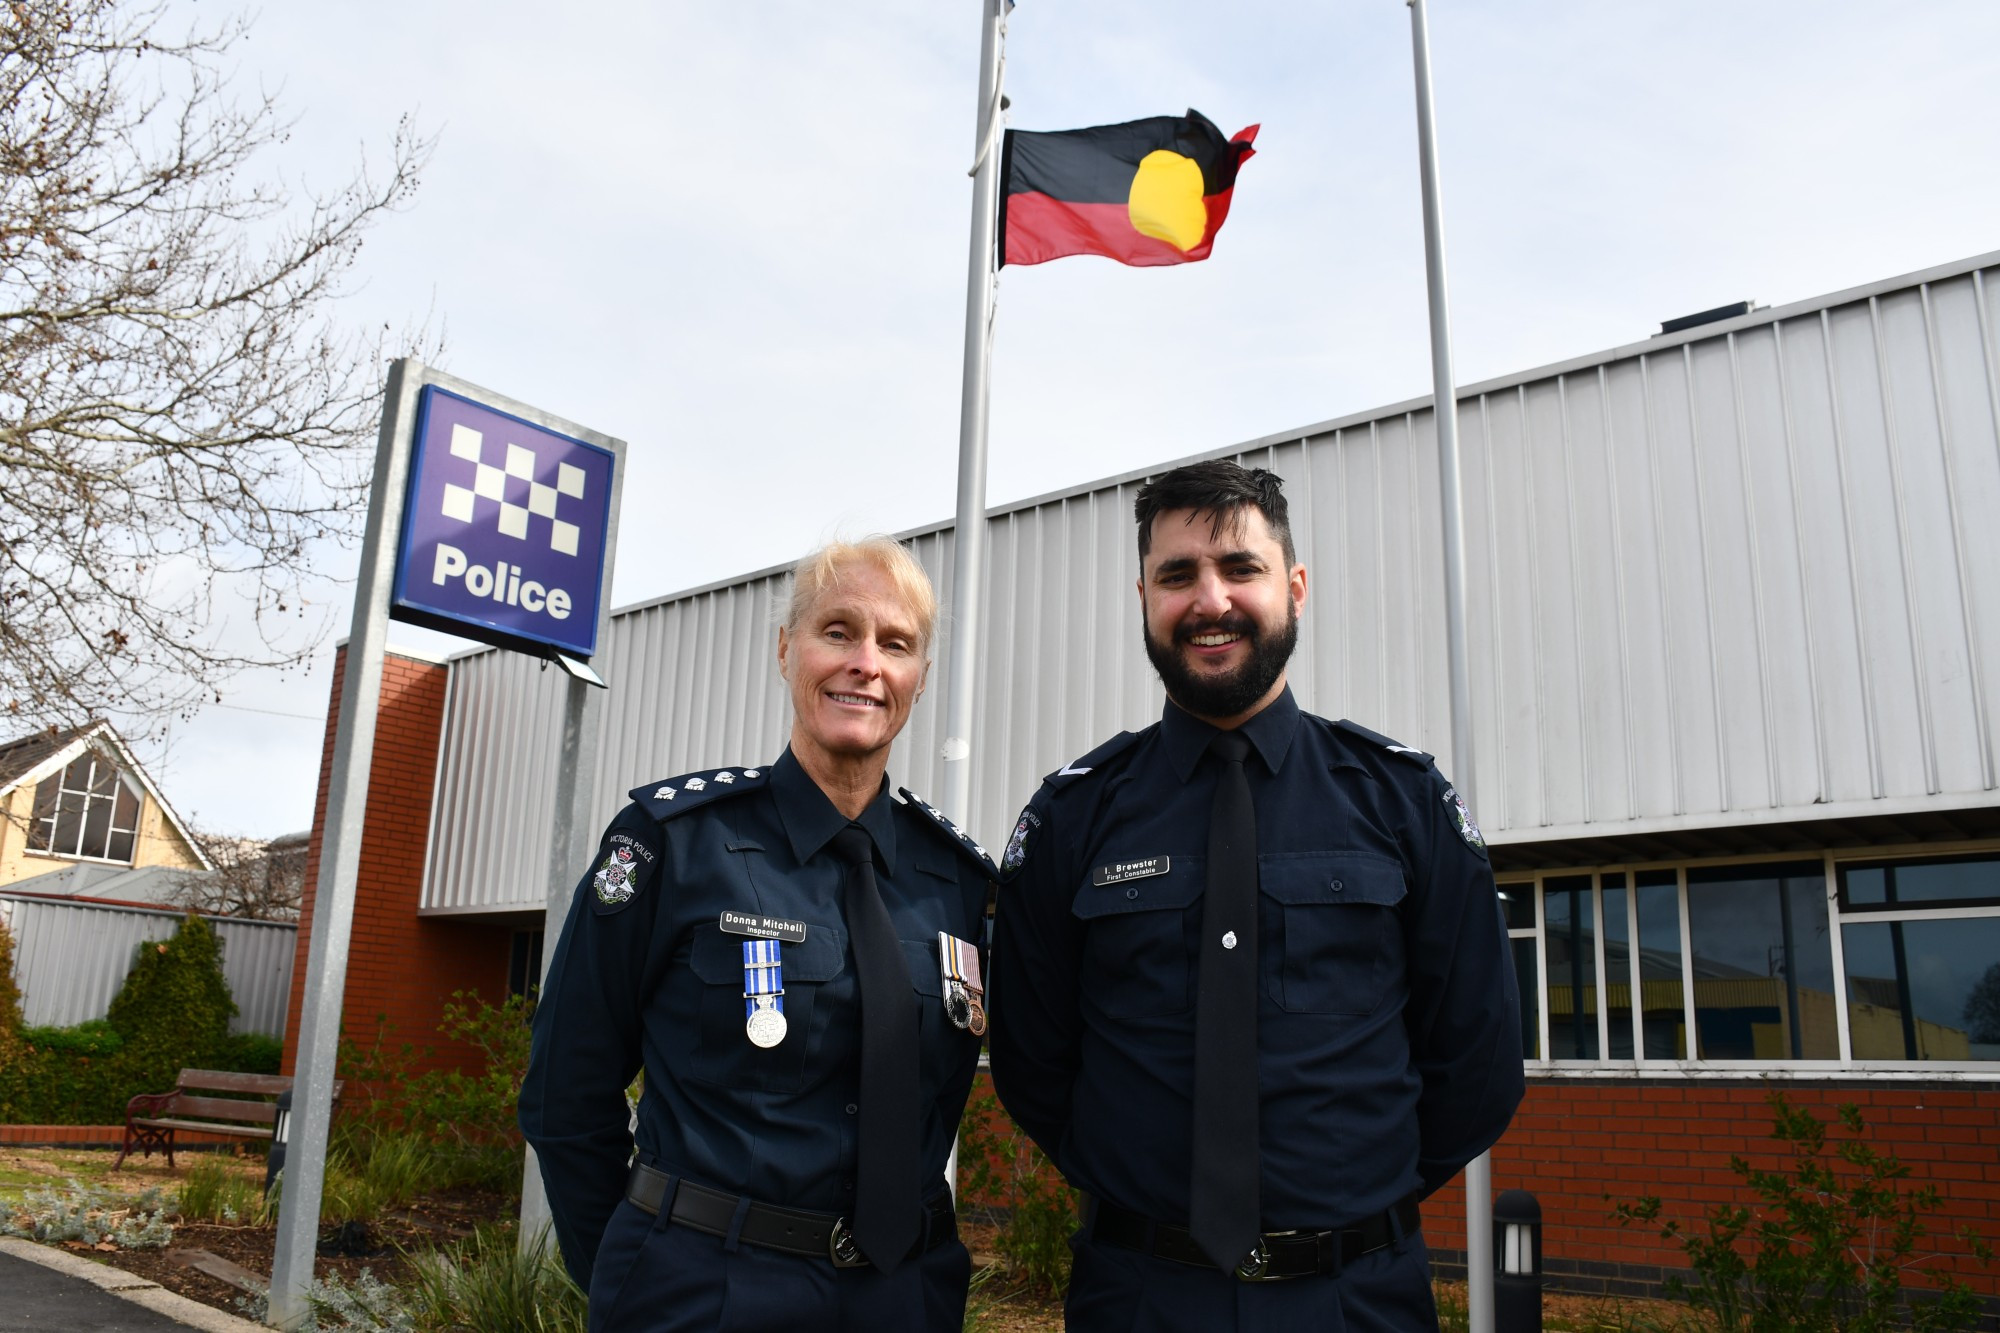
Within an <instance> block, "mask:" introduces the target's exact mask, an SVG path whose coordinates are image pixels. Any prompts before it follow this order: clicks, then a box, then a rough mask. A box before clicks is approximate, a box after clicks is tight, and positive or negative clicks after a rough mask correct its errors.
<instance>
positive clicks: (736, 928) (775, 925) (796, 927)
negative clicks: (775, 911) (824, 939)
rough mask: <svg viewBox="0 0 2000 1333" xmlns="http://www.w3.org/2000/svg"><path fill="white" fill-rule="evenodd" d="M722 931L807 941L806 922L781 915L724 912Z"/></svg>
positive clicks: (757, 936) (755, 938) (797, 942)
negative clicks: (790, 919) (791, 919)
mask: <svg viewBox="0 0 2000 1333" xmlns="http://www.w3.org/2000/svg"><path fill="white" fill-rule="evenodd" d="M722 933H723V934H725V935H742V936H745V937H747V938H749V939H753V940H783V941H784V942H785V943H787V944H804V943H805V942H806V923H805V922H803V921H787V920H785V918H783V917H781V916H759V915H757V914H756V913H755V912H724V913H723V914H722Z"/></svg>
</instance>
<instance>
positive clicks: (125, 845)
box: [104, 829, 132, 862]
mask: <svg viewBox="0 0 2000 1333" xmlns="http://www.w3.org/2000/svg"><path fill="white" fill-rule="evenodd" d="M104 856H105V859H106V860H110V861H127V862H129V861H130V860H131V859H132V831H131V830H130V829H121V830H116V831H114V832H113V833H112V835H111V845H110V846H109V847H107V848H106V849H105V852H104Z"/></svg>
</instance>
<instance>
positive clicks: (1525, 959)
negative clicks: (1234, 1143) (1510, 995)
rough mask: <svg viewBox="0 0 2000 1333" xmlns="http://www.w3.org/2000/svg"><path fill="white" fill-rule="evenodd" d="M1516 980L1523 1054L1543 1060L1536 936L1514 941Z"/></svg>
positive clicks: (1540, 991)
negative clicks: (1536, 968)
mask: <svg viewBox="0 0 2000 1333" xmlns="http://www.w3.org/2000/svg"><path fill="white" fill-rule="evenodd" d="M1508 943H1510V944H1512V945H1513V946H1514V980H1515V982H1516V983H1517V984H1518V985H1519V986H1520V989H1521V1053H1522V1055H1523V1056H1524V1057H1525V1058H1526V1059H1529V1060H1540V1059H1541V1058H1542V1013H1541V1003H1540V1001H1541V995H1542V988H1541V978H1539V977H1538V976H1536V975H1535V937H1534V936H1532V935H1530V936H1528V937H1527V938H1526V939H1513V940H1509V941H1508Z"/></svg>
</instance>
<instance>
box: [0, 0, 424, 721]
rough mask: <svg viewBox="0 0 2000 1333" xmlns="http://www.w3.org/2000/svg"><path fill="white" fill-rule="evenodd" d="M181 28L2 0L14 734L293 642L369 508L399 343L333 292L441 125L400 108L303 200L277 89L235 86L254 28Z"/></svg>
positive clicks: (225, 673)
mask: <svg viewBox="0 0 2000 1333" xmlns="http://www.w3.org/2000/svg"><path fill="white" fill-rule="evenodd" d="M162 26H163V19H162V11H161V9H160V8H159V7H157V6H149V5H145V4H143V3H133V2H132V0H13V2H11V3H0V710H5V712H6V713H8V714H11V715H13V717H14V719H15V720H16V721H17V722H18V723H19V724H21V726H20V727H18V728H17V727H9V728H8V730H10V731H11V730H17V729H25V727H26V726H29V725H61V724H75V723H77V722H80V721H82V720H84V719H87V718H90V717H96V716H103V715H106V714H115V715H118V716H120V717H122V718H125V719H128V720H129V721H131V722H133V723H137V724H140V725H143V724H144V722H146V721H147V720H160V719H164V718H165V717H167V716H170V715H172V714H173V713H175V712H181V711H185V710H187V709H189V708H190V707H192V706H194V705H195V704H196V703H198V702H199V701H201V700H204V699H210V698H214V697H217V692H218V687H219V686H220V685H221V684H222V682H224V681H225V680H227V679H228V678H229V677H230V676H231V675H232V674H234V673H235V672H237V671H240V670H243V669H244V668H246V667H252V666H289V665H295V664H297V663H299V662H300V661H302V660H303V658H304V657H305V655H306V654H307V652H308V651H310V649H311V647H312V646H313V643H314V635H313V634H312V633H311V631H310V628H307V629H306V630H305V632H301V627H300V625H299V623H298V621H297V616H298V613H299V610H300V608H301V606H302V605H303V603H304V599H305V598H306V597H307V596H308V595H310V594H311V593H312V592H313V590H314V589H315V588H316V586H318V585H319V584H320V582H321V581H320V580H319V579H318V578H317V577H316V576H315V575H314V573H313V572H312V569H311V561H312V558H313V555H314V553H315V551H316V550H318V549H319V548H320V547H321V546H322V545H323V544H324V543H327V542H339V541H344V540H347V539H349V538H350V537H351V536H352V534H353V532H354V529H355V527H356V525H357V520H358V518H359V516H360V515H361V514H362V513H363V512H364V510H365V507H366V501H367V494H366V487H367V463H368V451H367V450H366V448H365V442H366V440H367V439H368V438H369V437H370V436H371V435H372V427H373V422H374V419H375V416H376V413H377V410H378V403H379V395H380V377H381V364H382V361H383V360H384V358H385V354H386V353H387V352H388V351H389V350H390V349H388V348H387V347H386V346H385V345H384V342H385V340H384V338H382V337H380V336H377V337H373V338H369V337H363V336H358V335H357V334H355V333H354V332H352V331H349V330H346V329H343V328H342V327H341V326H340V325H339V324H338V323H337V322H336V321H335V319H334V317H333V310H332V308H331V307H332V305H333V303H334V302H335V301H336V300H337V299H338V298H339V297H340V296H341V295H342V294H343V284H344V282H345V281H346V279H347V277H348V275H349V274H350V272H351V270H352V268H353V265H354V262H355V257H356V254H357V252H358V251H359V249H360V247H361V244H362V241H363V239H364V238H365V236H366V234H367V232H368V230H369V228H371V227H372V226H373V225H375V224H376V223H377V222H379V221H380V220H381V219H382V217H383V216H384V215H386V214H388V213H390V212H393V211H395V210H397V209H398V208H400V207H402V206H404V205H406V204H407V203H408V202H409V200H410V199H411V197H412V195H413V193H414V191H415V189H416V187H417V177H418V172H419V170H420V168H421V167H422V165H423V163H424V161H425V159H426V157H427V156H428V154H429V151H430V147H431V144H430V141H429V140H428V139H426V138H425V137H423V136H422V135H420V134H418V133H417V132H416V131H415V130H414V129H413V128H412V127H411V125H410V124H409V122H408V120H407V119H405V120H404V121H403V122H402V123H401V124H400V125H399V126H398V127H397V129H396V131H395V134H394V136H393V138H392V140H391V143H390V146H389V151H388V160H387V162H386V164H385V165H384V166H383V167H382V168H381V169H380V170H379V172H371V171H370V170H369V169H368V168H367V166H366V165H364V166H363V167H362V168H361V170H360V171H358V172H357V174H356V175H355V177H354V178H353V179H352V180H351V181H349V182H347V183H346V184H344V185H342V186H341V187H339V188H338V189H336V190H334V191H332V192H331V193H328V194H325V195H311V196H304V197H294V196H293V195H292V194H291V193H290V192H288V191H287V190H286V189H285V188H284V187H283V185H282V184H281V183H280V182H278V181H276V180H273V179H269V178H262V179H260V178H259V177H258V176H257V175H256V174H254V172H255V170H256V168H258V167H260V166H261V164H262V162H263V161H264V158H265V155H267V154H268V152H269V150H271V149H273V148H274V147H275V146H276V145H277V144H278V143H280V142H281V141H282V140H283V139H284V138H285V135H286V133H287V131H288V129H289V125H288V123H287V122H286V121H285V120H284V119H283V118H282V116H281V114H280V111H279V108H278V106H277V104H276V102H275V100H274V99H272V98H271V97H269V96H261V97H257V98H253V99H249V100H247V101H243V102H239V101H237V100H236V99H235V98H234V97H233V96H232V94H231V92H230V89H229V87H228V83H227V80H226V78H225V77H224V74H223V72H222V70H221V68H220V63H221V60H222V58H223V56H224V54H225V53H226V52H228V51H229V50H230V49H231V47H232V46H233V44H234V43H236V42H237V41H238V40H240V39H241V38H242V36H243V34H244V31H245V29H244V25H243V23H242V22H241V21H240V20H239V21H232V22H229V23H227V24H224V25H223V26H221V27H218V28H215V29H210V30H196V31H193V32H190V33H189V34H188V35H186V36H184V37H180V38H169V37H166V36H164V35H163V34H162V33H161V31H160V30H161V28H162ZM397 350H405V349H397ZM407 350H413V351H418V352H420V353H422V352H424V351H427V350H429V349H423V348H408V349H407ZM232 598H233V599H238V600H240V601H241V604H242V605H244V606H246V607H248V608H250V610H251V613H252V615H253V616H254V619H255V629H256V631H257V632H256V633H255V634H253V635H250V636H249V639H248V640H247V641H246V638H245V636H244V635H243V634H242V633H240V632H237V633H228V634H225V630H227V629H229V628H230V627H228V626H227V625H226V624H225V623H224V622H223V621H222V620H221V619H220V617H219V616H218V613H217V609H216V608H217V606H218V604H219V603H220V602H223V601H225V600H226V599H232ZM246 642H247V646H246Z"/></svg>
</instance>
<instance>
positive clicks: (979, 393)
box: [940, 0, 1007, 829]
mask: <svg viewBox="0 0 2000 1333" xmlns="http://www.w3.org/2000/svg"><path fill="white" fill-rule="evenodd" d="M1006 5H1007V0H979V119H978V132H977V134H976V135H975V136H974V138H973V150H974V158H973V165H972V248H971V254H970V257H969V259H968V261H967V264H966V274H965V378H964V381H963V383H962V387H961V389H960V391H959V400H958V516H957V517H956V518H955V519H954V520H953V526H952V553H953V568H952V574H951V631H950V634H949V637H948V642H947V644H946V649H945V664H944V689H945V694H944V747H943V754H944V786H943V793H942V796H943V800H942V803H941V805H940V808H941V809H942V810H943V811H944V812H945V814H946V815H947V816H948V817H950V818H951V819H952V820H953V821H954V822H955V823H957V824H958V825H959V827H961V828H968V829H969V828H970V825H971V816H972V705H973V696H974V692H975V690H976V688H977V686H978V683H979V682H978V674H979V668H978V658H979V629H980V625H979V601H980V594H981V593H982V592H983V591H984V585H985V577H986V407H987V399H988V392H987V390H988V379H989V372H990V371H991V369H992V362H993V272H994V270H993V262H994V261H993V234H994V229H995V227H996V225H997V224H996V219H995V214H996V211H997V210H996V208H995V203H996V201H997V199H998V195H999V181H1000V151H999V148H1000V141H999V140H1000V136H999V119H1000V44H1001V41H1002V40H1003V34H1002V32H1001V24H1002V22H1003V21H1004V19H1005V17H1006Z"/></svg>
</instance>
